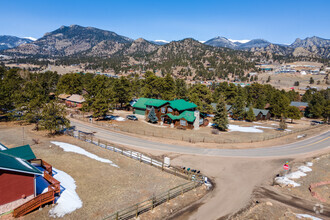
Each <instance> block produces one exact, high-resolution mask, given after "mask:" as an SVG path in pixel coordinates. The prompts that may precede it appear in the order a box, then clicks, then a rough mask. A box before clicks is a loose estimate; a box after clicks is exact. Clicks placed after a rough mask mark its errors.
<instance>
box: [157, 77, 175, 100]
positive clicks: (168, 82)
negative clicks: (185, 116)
mask: <svg viewBox="0 0 330 220" xmlns="http://www.w3.org/2000/svg"><path fill="white" fill-rule="evenodd" d="M159 82H160V85H159V88H160V95H161V98H162V99H164V100H173V99H174V98H175V82H174V79H173V78H172V76H171V74H169V73H168V74H166V76H165V77H164V78H160V79H159Z"/></svg>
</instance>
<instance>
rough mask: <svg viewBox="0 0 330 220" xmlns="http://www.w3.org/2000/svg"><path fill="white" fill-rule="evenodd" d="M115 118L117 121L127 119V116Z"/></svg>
mask: <svg viewBox="0 0 330 220" xmlns="http://www.w3.org/2000/svg"><path fill="white" fill-rule="evenodd" d="M115 120H116V121H125V118H123V117H116V118H115Z"/></svg>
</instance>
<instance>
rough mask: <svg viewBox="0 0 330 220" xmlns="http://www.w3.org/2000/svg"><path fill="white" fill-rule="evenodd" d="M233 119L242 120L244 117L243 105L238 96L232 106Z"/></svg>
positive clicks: (240, 97)
mask: <svg viewBox="0 0 330 220" xmlns="http://www.w3.org/2000/svg"><path fill="white" fill-rule="evenodd" d="M232 109H233V110H232V111H233V118H235V119H239V120H242V119H243V118H244V116H245V105H244V101H243V98H242V96H238V97H237V99H236V102H235V103H234V104H233V105H232Z"/></svg>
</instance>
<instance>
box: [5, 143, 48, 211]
mask: <svg viewBox="0 0 330 220" xmlns="http://www.w3.org/2000/svg"><path fill="white" fill-rule="evenodd" d="M32 159H35V155H34V153H33V152H32V150H31V148H30V146H29V145H25V146H21V147H16V148H10V149H5V150H0V195H1V196H0V213H2V212H4V211H8V210H7V209H8V207H10V208H16V207H17V206H19V205H21V204H23V203H25V202H27V201H28V200H30V199H32V198H34V197H35V196H36V194H37V193H36V181H35V178H36V176H40V175H42V172H41V171H40V170H38V169H37V168H36V167H34V166H33V165H32V164H31V163H29V160H32Z"/></svg>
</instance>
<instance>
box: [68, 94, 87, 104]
mask: <svg viewBox="0 0 330 220" xmlns="http://www.w3.org/2000/svg"><path fill="white" fill-rule="evenodd" d="M66 100H67V101H70V102H76V103H83V102H84V101H86V100H85V99H84V97H83V96H82V95H77V94H73V95H72V96H70V97H69V98H67V99H66Z"/></svg>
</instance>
